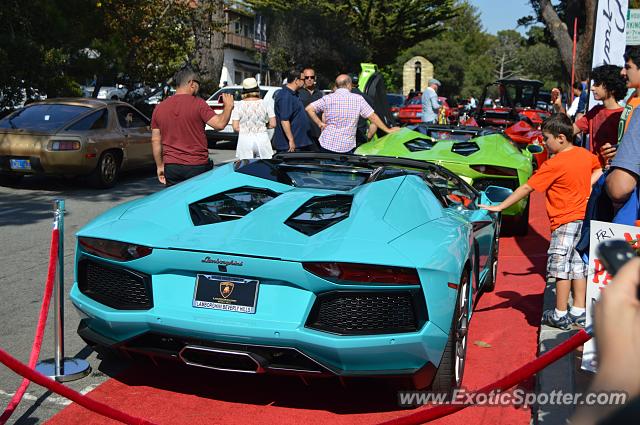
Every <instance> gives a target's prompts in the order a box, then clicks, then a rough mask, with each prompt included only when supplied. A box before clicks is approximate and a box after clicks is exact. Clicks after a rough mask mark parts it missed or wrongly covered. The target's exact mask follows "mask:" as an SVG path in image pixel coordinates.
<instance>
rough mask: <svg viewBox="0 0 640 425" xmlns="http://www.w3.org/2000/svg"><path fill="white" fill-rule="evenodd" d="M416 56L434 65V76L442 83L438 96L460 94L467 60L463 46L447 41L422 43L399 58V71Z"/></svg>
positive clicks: (437, 40) (435, 40)
mask: <svg viewBox="0 0 640 425" xmlns="http://www.w3.org/2000/svg"><path fill="white" fill-rule="evenodd" d="M414 56H424V57H426V58H427V59H428V60H429V61H430V62H431V63H432V64H433V68H434V70H436V72H435V75H434V76H435V77H436V78H437V79H438V80H440V82H441V83H442V87H441V88H440V91H439V92H438V94H440V95H442V96H445V97H450V96H452V95H454V94H458V93H460V91H461V89H462V86H463V83H464V67H465V62H466V58H467V55H466V54H465V52H464V48H463V46H461V45H459V44H457V43H456V42H454V41H452V40H446V39H445V40H442V39H433V40H425V41H422V42H420V43H418V44H416V45H415V46H413V47H411V48H409V49H407V50H405V51H404V52H402V54H401V55H400V56H398V59H397V63H396V66H397V69H399V70H401V69H402V66H403V64H404V63H405V62H406V61H408V60H409V59H411V58H412V57H414Z"/></svg>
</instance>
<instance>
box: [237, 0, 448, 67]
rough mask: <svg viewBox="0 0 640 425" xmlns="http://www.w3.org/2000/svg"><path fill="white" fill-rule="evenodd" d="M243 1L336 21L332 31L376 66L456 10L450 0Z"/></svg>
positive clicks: (434, 32)
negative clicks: (348, 40) (361, 51)
mask: <svg viewBox="0 0 640 425" xmlns="http://www.w3.org/2000/svg"><path fill="white" fill-rule="evenodd" d="M245 3H247V4H249V5H251V6H252V7H255V8H257V9H260V10H262V11H269V10H271V11H277V13H283V12H284V13H287V12H295V13H306V11H308V10H313V11H315V12H316V19H317V21H318V22H320V19H321V17H322V18H327V19H330V20H332V21H333V22H336V21H337V22H338V23H339V24H338V26H337V27H335V28H334V29H333V32H335V33H337V34H338V35H340V36H341V37H343V38H350V39H351V40H353V41H354V42H355V44H356V45H360V46H362V47H363V48H364V49H365V51H366V55H367V56H366V58H365V59H366V60H371V61H374V62H375V63H377V64H378V65H379V66H384V65H387V64H390V63H392V62H393V59H394V58H395V56H396V54H397V52H398V50H401V49H405V48H408V47H410V46H411V45H413V44H414V43H415V41H416V40H424V39H427V38H430V37H433V36H435V35H437V34H439V33H440V32H442V31H443V30H444V27H443V25H442V24H443V22H446V21H447V20H449V19H451V18H452V17H454V16H456V14H457V11H458V10H457V8H456V7H455V5H454V3H455V2H454V0H429V1H425V0H335V1H333V0H332V1H330V0H299V1H297V2H290V1H286V0H247V1H245ZM330 31H331V30H330ZM343 31H344V32H343ZM324 34H325V36H327V35H329V33H324Z"/></svg>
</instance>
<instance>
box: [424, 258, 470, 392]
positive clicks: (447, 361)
mask: <svg viewBox="0 0 640 425" xmlns="http://www.w3.org/2000/svg"><path fill="white" fill-rule="evenodd" d="M470 289H471V281H470V276H469V270H468V269H467V270H465V272H464V274H463V275H462V277H461V278H460V290H459V291H458V297H457V299H456V307H455V311H454V314H453V319H452V320H451V330H450V331H449V339H448V340H447V345H446V346H445V349H444V353H443V354H442V360H441V361H440V366H439V367H438V371H437V372H436V376H435V377H434V378H433V382H432V383H431V391H434V392H440V393H447V394H451V392H452V391H453V390H454V389H455V388H458V387H459V386H460V384H461V383H462V377H463V376H464V365H465V363H466V353H467V339H468V338H467V334H468V329H469V314H470V311H469V293H470V292H469V291H470Z"/></svg>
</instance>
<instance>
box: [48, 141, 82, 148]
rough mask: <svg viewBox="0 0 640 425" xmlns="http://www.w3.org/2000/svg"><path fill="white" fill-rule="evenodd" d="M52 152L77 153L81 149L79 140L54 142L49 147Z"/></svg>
mask: <svg viewBox="0 0 640 425" xmlns="http://www.w3.org/2000/svg"><path fill="white" fill-rule="evenodd" d="M48 148H49V150H50V151H77V150H79V149H80V142H79V141H77V140H52V141H50V142H49V146H48Z"/></svg>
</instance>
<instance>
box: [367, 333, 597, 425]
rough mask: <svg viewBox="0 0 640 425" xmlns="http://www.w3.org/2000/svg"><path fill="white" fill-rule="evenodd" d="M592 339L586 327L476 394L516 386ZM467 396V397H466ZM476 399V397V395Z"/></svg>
mask: <svg viewBox="0 0 640 425" xmlns="http://www.w3.org/2000/svg"><path fill="white" fill-rule="evenodd" d="M590 339H591V335H589V334H588V333H587V332H586V331H585V330H584V329H582V330H580V332H578V333H577V334H575V335H574V336H572V337H571V338H569V339H568V340H566V341H564V342H563V343H562V344H560V345H558V346H557V347H555V348H553V349H552V350H549V351H547V352H546V353H544V354H543V355H542V356H540V357H538V358H537V359H535V360H533V361H532V362H529V363H527V364H525V365H524V366H521V367H520V368H519V369H517V370H515V371H513V372H511V373H510V374H509V375H507V376H505V377H504V378H501V379H499V380H497V381H495V382H493V383H491V384H489V385H486V386H484V387H482V388H480V389H479V390H478V391H476V392H475V394H483V393H486V394H488V393H490V392H491V391H493V390H498V389H500V390H502V391H505V390H508V389H509V388H511V387H514V386H515V385H516V384H518V383H520V382H522V381H524V380H525V379H527V378H529V377H531V376H533V375H534V374H535V373H538V372H539V371H541V370H542V369H544V368H545V367H547V366H548V365H550V364H551V363H553V362H555V361H556V360H558V359H559V358H561V357H563V356H565V355H566V354H568V353H570V352H571V351H573V350H575V349H576V348H577V347H579V346H581V345H582V344H584V343H585V342H587V341H588V340H590ZM465 398H466V397H465ZM474 399H475V397H474ZM469 406H473V404H456V405H453V404H441V405H437V406H433V407H428V408H426V409H420V411H418V412H416V413H412V414H410V415H407V416H403V417H401V418H396V419H392V420H389V421H386V422H382V423H380V424H379V425H415V424H423V423H426V422H431V421H433V420H435V419H438V418H441V417H443V416H447V415H450V414H452V413H455V412H457V411H459V410H462V409H465V408H467V407H469Z"/></svg>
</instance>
